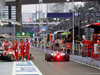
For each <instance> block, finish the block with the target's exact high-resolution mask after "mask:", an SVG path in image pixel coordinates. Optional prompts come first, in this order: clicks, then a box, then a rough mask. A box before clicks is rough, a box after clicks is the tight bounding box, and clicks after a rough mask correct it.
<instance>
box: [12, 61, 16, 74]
mask: <svg viewBox="0 0 100 75" xmlns="http://www.w3.org/2000/svg"><path fill="white" fill-rule="evenodd" d="M15 68H16V64H15V62H13V68H12V75H15Z"/></svg>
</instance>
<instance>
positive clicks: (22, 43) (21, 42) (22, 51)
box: [19, 39, 25, 61]
mask: <svg viewBox="0 0 100 75" xmlns="http://www.w3.org/2000/svg"><path fill="white" fill-rule="evenodd" d="M19 45H20V51H21V56H22V61H24V50H25V43H24V42H23V40H22V39H20V44H19Z"/></svg>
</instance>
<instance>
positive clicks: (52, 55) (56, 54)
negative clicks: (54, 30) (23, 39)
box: [45, 48, 70, 61]
mask: <svg viewBox="0 0 100 75" xmlns="http://www.w3.org/2000/svg"><path fill="white" fill-rule="evenodd" d="M52 59H53V60H55V61H60V60H64V61H69V60H70V56H69V54H67V53H66V52H65V51H63V49H60V48H56V49H54V50H53V51H51V52H47V53H46V54H45V60H47V61H52Z"/></svg>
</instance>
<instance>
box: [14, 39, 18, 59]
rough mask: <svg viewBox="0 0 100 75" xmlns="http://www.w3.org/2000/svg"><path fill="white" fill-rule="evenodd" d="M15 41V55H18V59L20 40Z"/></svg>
mask: <svg viewBox="0 0 100 75" xmlns="http://www.w3.org/2000/svg"><path fill="white" fill-rule="evenodd" d="M14 42H15V55H16V61H18V42H17V39H15V40H14Z"/></svg>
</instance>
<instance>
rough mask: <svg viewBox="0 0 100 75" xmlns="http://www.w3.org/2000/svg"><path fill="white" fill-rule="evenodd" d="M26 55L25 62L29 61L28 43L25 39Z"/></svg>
mask: <svg viewBox="0 0 100 75" xmlns="http://www.w3.org/2000/svg"><path fill="white" fill-rule="evenodd" d="M25 46H26V54H27V60H29V50H30V43H29V42H28V39H26V44H25Z"/></svg>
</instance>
